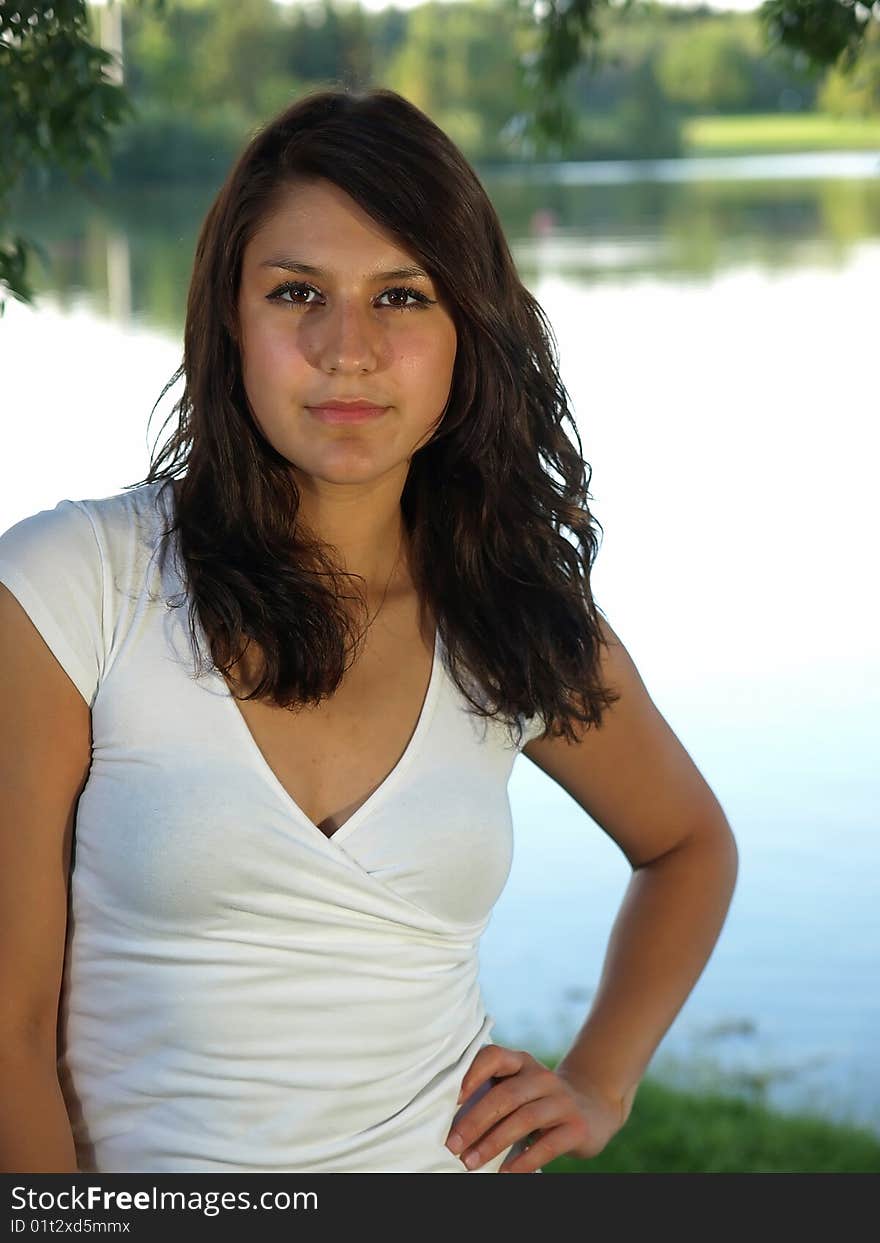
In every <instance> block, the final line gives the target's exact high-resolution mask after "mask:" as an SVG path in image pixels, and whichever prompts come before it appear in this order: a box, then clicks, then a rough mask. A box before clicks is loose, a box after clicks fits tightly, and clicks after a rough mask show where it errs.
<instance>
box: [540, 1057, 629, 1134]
mask: <svg viewBox="0 0 880 1243" xmlns="http://www.w3.org/2000/svg"><path fill="white" fill-rule="evenodd" d="M556 1073H557V1074H558V1075H559V1076H560V1078H562V1079H564V1080H565V1081H566V1083H570V1084H571V1086H572V1087H573V1088H574V1089H575V1091H577V1092H580V1093H581V1094H582V1095H585V1096H598V1097H599V1098H600V1099H601V1100H602V1101H604V1102H605V1104H606V1105H607V1106H608V1108H609V1109H610V1110H611V1111H612V1112H614V1113H615V1114H616V1116H617V1118H618V1119H619V1122H620V1125H621V1126H623V1125H624V1124H625V1123H626V1121H627V1119H628V1118H629V1116H630V1114H631V1112H632V1107H633V1102H634V1101H635V1097H636V1092H637V1091H638V1086H639V1085H638V1083H635V1084H633V1085H631V1086H630V1087H628V1088H625V1089H621V1088H619V1087H618V1086H615V1085H612V1084H609V1083H607V1082H606V1081H604V1080H603V1079H602V1078H601V1076H599V1075H595V1074H593V1073H591V1072H590V1071H589V1070H588V1069H586V1068H584V1067H583V1066H577V1065H575V1064H572V1063H568V1062H566V1061H565V1059H564V1058H563V1060H562V1061H561V1062H559V1063H557V1065H556Z"/></svg>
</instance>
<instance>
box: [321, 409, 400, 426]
mask: <svg viewBox="0 0 880 1243" xmlns="http://www.w3.org/2000/svg"><path fill="white" fill-rule="evenodd" d="M389 408H390V407H388V406H306V410H308V412H309V414H311V415H312V416H313V417H314V418H316V419H318V421H319V422H321V423H366V422H367V421H369V420H370V419H376V418H378V417H379V416H380V415H382V414H385V412H386V411H387V410H388V409H389Z"/></svg>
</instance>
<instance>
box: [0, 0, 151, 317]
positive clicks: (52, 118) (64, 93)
mask: <svg viewBox="0 0 880 1243" xmlns="http://www.w3.org/2000/svg"><path fill="white" fill-rule="evenodd" d="M112 67H113V66H112V57H111V56H110V54H109V53H108V52H105V51H104V50H103V49H102V48H100V47H96V46H95V44H94V42H93V41H92V37H91V32H90V29H89V22H88V14H87V12H86V8H85V4H84V0H51V3H41V2H40V0H5V2H4V3H3V4H0V134H2V135H3V159H2V161H0V295H2V291H3V290H8V291H9V292H10V293H11V294H12V295H13V296H15V297H17V298H20V299H21V300H22V301H24V302H29V301H31V300H32V298H33V291H32V289H31V287H30V285H29V283H28V279H27V263H28V258H29V255H30V253H31V252H33V251H37V252H38V253H40V254H42V249H41V248H40V247H39V246H38V244H37V243H36V242H34V241H33V239H30V238H25V237H23V236H21V235H19V234H15V235H13V236H11V237H10V236H8V234H7V230H6V229H5V228H4V225H5V222H6V220H7V219H8V215H9V201H10V198H11V196H12V192H13V190H14V189H15V187H16V186H17V185H18V183H19V182H20V181H21V180H22V178H23V177H24V175H25V173H26V172H28V171H29V170H31V169H36V170H37V171H38V172H40V171H43V172H46V171H48V169H49V168H51V167H53V166H61V167H62V168H64V169H66V170H67V171H68V172H69V173H71V174H72V175H73V176H76V175H77V174H78V173H80V172H81V171H82V170H84V169H85V168H88V167H89V166H96V167H98V168H104V169H106V166H107V155H108V147H109V138H110V134H111V133H112V131H113V129H114V127H115V126H117V125H118V124H119V123H120V122H121V121H122V120H123V119H124V118H125V117H126V116H127V115H129V114H130V111H131V105H130V103H129V101H128V99H127V96H126V95H125V92H124V91H123V90H122V88H121V87H120V86H119V85H118V84H117V83H115V82H114V81H113V80H112V78H111V76H110V73H109V72H108V70H112ZM5 306H6V301H5V298H3V297H2V296H0V315H2V313H3V311H4V310H5Z"/></svg>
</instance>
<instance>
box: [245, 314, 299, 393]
mask: <svg viewBox="0 0 880 1243" xmlns="http://www.w3.org/2000/svg"><path fill="white" fill-rule="evenodd" d="M301 365H302V356H301V353H300V351H299V350H298V349H297V346H296V338H295V337H294V336H293V335H292V334H291V333H289V332H284V331H283V329H281V330H279V329H277V328H275V327H274V326H272V327H271V328H269V329H267V330H265V331H263V332H261V333H260V334H259V335H255V336H252V337H251V338H250V339H249V340H245V341H244V347H243V364H242V370H243V372H244V375H245V382H246V384H247V385H248V388H249V389H251V388H252V389H253V390H254V391H261V392H264V393H269V392H271V391H272V389H273V387H275V386H276V385H277V384H279V383H283V382H285V381H286V380H287V379H288V378H289V377H290V376H291V374H292V373H294V372H296V371H297V369H298V367H300V366H301Z"/></svg>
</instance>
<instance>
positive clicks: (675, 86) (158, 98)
mask: <svg viewBox="0 0 880 1243" xmlns="http://www.w3.org/2000/svg"><path fill="white" fill-rule="evenodd" d="M92 14H93V16H94V10H93V11H92ZM600 21H601V29H602V39H601V43H600V45H599V63H598V64H597V65H595V66H593V67H592V68H590V67H588V66H587V65H586V64H585V65H582V66H581V67H580V69H579V70H578V71H577V72H576V73H575V74H574V75H572V77H571V79H570V81H569V83H568V87H567V93H568V96H569V98H570V100H571V102H572V103H573V104H574V105H575V107H576V112H577V115H578V118H579V133H578V134H577V137H576V138H575V140H574V141H573V142H572V143H571V144H570V145H569V146H568V147H567V149H566V150H565V151H563V152H561V153H560V155H561V158H565V159H606V158H612V159H613V158H625V157H639V156H642V157H644V156H674V155H677V154H680V153H681V149H682V138H681V122H682V121H683V120H684V119H685V118H687V117H689V116H693V115H707V114H713V113H714V114H723V113H737V114H743V113H749V112H754V113H767V112H779V111H786V112H796V111H811V110H814V109H817V108H818V109H821V110H823V111H833V112H837V113H849V114H852V115H855V114H864V113H871V112H874V113H880V91H878V90H877V88H876V83H877V82H878V81H880V72H878V70H877V66H878V65H880V49H878V45H877V43H876V42H875V43H874V44H873V46H871V47H869V48H868V53H867V55H868V58H869V70H870V74H869V76H870V75H871V74H873V77H871V83H870V84H869V88H868V89H867V90H866V89H865V86H864V78H865V74H864V73H863V74H862V78H861V79H860V80H857V81H854V80H847V79H844V78H843V77H842V75H840V74H839V73H838V72H837V71H834V70H832V71H828V72H824V73H821V74H817V73H815V72H811V71H810V70H809V68H808V67H807V66H805V65H804V64H802V63H798V61H797V59H796V58H795V57H794V56H793V55H792V54H791V53H789V52H786V51H784V50H781V49H768V48H767V46H766V43H765V40H764V36H763V33H762V30H761V28H760V26H759V23H758V20H757V17H756V16H755V15H754V14H752V13H722V14H717V13H713V12H711V11H710V10H706V9H694V10H682V9H676V8H671V7H665V6H662V5H658V4H654V3H645V4H642V5H640V6H638V7H637V8H634V9H632V10H630V11H629V12H628V13H622V12H620V11H619V10H615V9H607V10H603V12H602V16H601V19H600ZM95 31H96V34H95V38H96V40H97V20H95ZM536 43H537V34H536V31H535V29H534V27H533V26H532V25H530V24H529V22H528V20H527V19H526V18H525V17H524V14H523V10H522V8H521V6H520V3H519V0H468V2H464V3H454V4H452V3H444V4H440V3H434V2H429V3H425V4H423V5H421V6H420V7H418V8H415V9H410V10H408V11H406V10H399V9H393V8H392V9H386V10H384V11H382V12H378V13H370V12H368V11H366V10H364V9H362V8H361V7H360V6H359V5H358V4H351V3H350V4H341V3H338V2H337V0H316V2H313V3H306V4H302V3H299V4H296V5H290V6H282V5H279V4H276V3H275V2H274V0H166V3H165V5H164V6H162V7H161V8H157V9H154V8H153V6H152V5H149V4H143V5H126V6H125V7H124V9H123V48H124V70H125V84H126V88H127V90H128V92H129V94H130V96H131V98H132V100H133V102H134V104H135V106H136V109H137V116H136V118H135V119H133V120H132V121H130V122H128V123H127V124H126V125H125V127H124V128H123V129H121V130H119V131H118V132H117V133H116V135H115V139H114V152H113V158H112V169H113V176H114V181H117V182H119V183H123V184H124V183H129V184H134V183H143V182H149V181H155V180H167V179H169V178H172V179H175V180H177V179H202V178H206V177H207V178H211V179H216V178H217V176H218V173H221V172H222V171H223V170H224V169H225V166H226V165H227V163H228V162H229V160H230V159H231V158H232V157H233V156H234V154H235V153H236V152H237V151H238V150H239V149H240V148H241V146H242V144H243V142H244V141H246V139H247V138H248V137H249V135H250V134H251V133H252V131H253V130H254V129H255V128H256V127H257V126H258V125H259V124H260V123H262V122H263V121H264V120H266V119H267V118H268V117H269V116H270V115H272V114H273V113H274V112H275V111H277V110H278V109H280V108H282V107H283V106H284V105H285V104H286V103H288V102H290V101H291V100H292V99H294V98H295V97H296V96H297V95H298V94H300V93H302V92H303V91H304V90H308V89H311V88H313V87H315V86H326V85H330V84H333V83H342V82H344V83H347V84H350V85H353V86H369V85H377V86H389V87H392V88H393V89H394V90H397V91H399V92H401V94H403V95H405V96H406V97H407V98H408V99H410V100H412V101H413V102H414V103H415V104H417V105H418V106H419V107H421V108H423V109H424V110H425V111H426V112H428V113H429V114H430V116H431V117H432V118H433V119H434V120H435V121H436V122H437V123H438V124H439V125H441V126H442V127H443V128H444V129H445V130H446V131H447V132H448V133H449V134H450V135H451V136H452V137H453V138H454V139H455V141H456V142H458V143H459V145H460V146H461V147H462V149H463V150H464V151H465V153H466V154H467V155H468V157H469V158H470V159H471V160H473V161H476V162H481V163H487V164H491V163H495V162H504V163H507V162H511V161H515V160H518V159H528V158H532V157H533V156H534V155H535V154H536V153H535V151H534V150H533V149H530V145H529V142H528V141H526V140H524V126H523V116H524V112H525V110H527V108H528V103H527V100H525V99H524V98H523V95H522V88H521V85H520V81H519V77H518V74H517V62H518V61H520V62H521V61H522V60H523V59H524V58H526V59H527V58H528V56H529V54H530V53H531V52H532V51H533V50H534V48H535V46H536ZM871 58H873V60H871Z"/></svg>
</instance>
